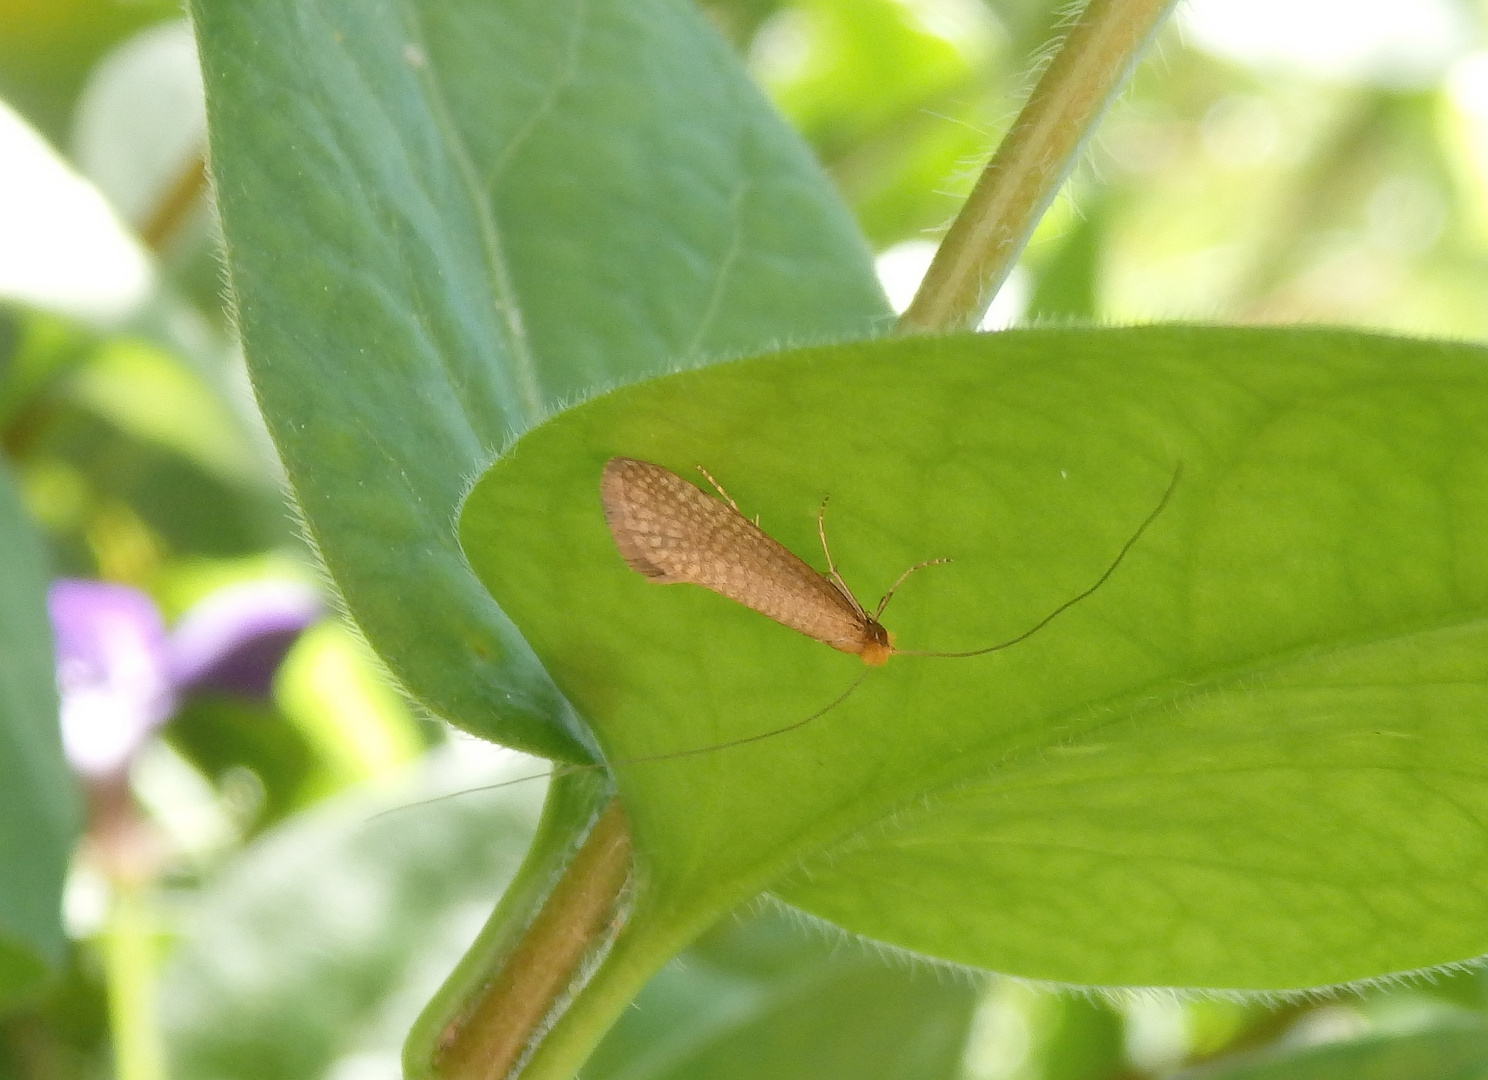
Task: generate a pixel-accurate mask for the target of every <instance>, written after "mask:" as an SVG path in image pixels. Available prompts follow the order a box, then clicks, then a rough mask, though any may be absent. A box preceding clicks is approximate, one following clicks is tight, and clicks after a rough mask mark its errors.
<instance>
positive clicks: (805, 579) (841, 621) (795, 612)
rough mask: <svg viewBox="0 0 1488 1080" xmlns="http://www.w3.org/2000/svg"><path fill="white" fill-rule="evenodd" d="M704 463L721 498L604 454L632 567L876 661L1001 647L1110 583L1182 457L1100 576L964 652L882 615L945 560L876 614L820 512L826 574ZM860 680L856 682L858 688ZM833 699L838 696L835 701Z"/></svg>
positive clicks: (665, 472) (606, 495)
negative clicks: (1003, 636) (924, 648)
mask: <svg viewBox="0 0 1488 1080" xmlns="http://www.w3.org/2000/svg"><path fill="white" fill-rule="evenodd" d="M697 468H698V471H699V472H700V473H702V474H703V476H704V477H705V478H706V479H707V481H708V483H710V484H712V485H713V488H714V490H716V491H717V492H718V494H719V496H720V497H719V498H717V499H715V498H713V497H712V496H711V495H708V494H706V493H705V492H703V491H702V490H701V489H699V488H697V487H695V486H694V485H692V484H689V483H688V482H687V481H686V480H684V479H682V477H680V476H678V475H677V474H676V473H674V472H672V471H670V470H669V469H664V468H662V467H661V466H660V465H654V464H652V463H651V462H649V461H638V460H636V459H635V458H625V457H615V458H610V460H609V461H607V462H605V467H604V472H603V474H602V475H601V476H600V481H599V495H600V502H601V503H602V505H603V507H604V516H605V523H606V524H607V525H608V526H609V527H610V535H611V536H613V537H614V538H615V546H616V547H617V548H618V549H619V550H620V555H621V557H622V558H623V559H624V560H625V561H626V563H627V564H629V566H630V568H631V569H632V570H635V571H637V572H638V573H641V574H644V575H645V576H646V577H648V578H650V579H651V580H652V581H654V582H656V583H657V584H658V585H670V584H674V583H679V582H682V583H687V584H691V585H701V586H702V587H703V588H705V589H710V590H712V591H713V592H716V593H718V594H719V595H720V596H724V597H727V598H728V599H730V600H735V601H737V602H738V603H741V604H743V605H744V606H745V607H747V608H751V609H752V610H754V611H758V612H759V613H760V614H761V615H765V616H767V617H769V618H771V619H774V620H775V621H776V622H778V623H780V624H781V625H782V626H788V627H790V628H791V629H792V630H795V631H798V632H799V633H802V634H805V635H806V636H807V637H810V638H815V639H816V640H817V641H820V642H822V643H823V644H825V645H830V646H832V648H834V649H840V650H841V651H842V652H848V653H855V654H856V655H858V656H859V657H861V658H862V660H863V663H865V664H867V665H869V666H870V667H877V666H879V665H880V664H883V663H885V662H886V661H887V660H888V659H889V657H891V656H893V655H895V654H896V653H897V654H899V655H901V656H941V657H964V656H985V655H986V654H987V653H993V652H1000V651H1001V650H1003V649H1006V648H1009V647H1010V646H1013V645H1017V644H1018V643H1019V642H1022V641H1025V640H1027V639H1028V638H1030V637H1032V636H1033V635H1034V634H1035V633H1037V632H1038V631H1040V630H1042V629H1043V628H1044V627H1045V626H1047V625H1048V624H1049V623H1051V622H1053V621H1054V619H1056V618H1057V617H1058V616H1060V615H1062V614H1063V613H1064V612H1065V611H1067V610H1069V609H1070V608H1072V607H1074V606H1075V605H1076V604H1078V603H1079V602H1080V601H1081V600H1084V599H1085V598H1086V597H1087V596H1090V595H1091V594H1092V593H1094V592H1095V591H1096V590H1097V589H1099V588H1100V587H1101V586H1102V585H1104V584H1105V583H1106V581H1107V580H1108V579H1109V578H1110V577H1111V575H1112V574H1114V573H1115V572H1116V568H1117V567H1118V566H1120V565H1121V562H1122V560H1123V559H1125V558H1126V556H1127V553H1128V552H1129V551H1131V549H1132V548H1133V547H1135V546H1136V543H1137V541H1138V540H1140V539H1141V538H1142V534H1143V533H1145V532H1146V531H1147V528H1148V526H1150V525H1151V524H1152V523H1153V522H1154V521H1156V520H1157V517H1158V515H1159V514H1161V513H1162V512H1163V510H1164V508H1166V506H1167V505H1168V500H1169V499H1170V498H1172V495H1173V491H1174V489H1175V488H1177V486H1178V480H1179V478H1180V477H1181V476H1182V474H1183V466H1182V465H1181V464H1180V465H1179V466H1178V467H1177V468H1176V469H1174V471H1173V479H1172V480H1171V481H1170V482H1169V484H1168V487H1167V490H1166V491H1164V492H1163V496H1162V498H1161V499H1160V500H1159V501H1158V504H1157V506H1156V507H1154V508H1153V510H1152V512H1151V513H1149V514H1148V515H1147V517H1146V518H1145V519H1144V520H1143V522H1142V523H1141V524H1140V525H1139V526H1137V530H1136V531H1135V532H1134V533H1132V535H1131V536H1130V537H1129V538H1128V539H1127V541H1126V543H1125V544H1123V545H1122V547H1121V550H1120V551H1119V552H1117V553H1116V558H1115V559H1114V560H1113V561H1112V562H1111V564H1110V565H1109V566H1107V567H1106V570H1105V572H1104V573H1102V574H1101V575H1100V577H1098V578H1097V579H1096V580H1095V582H1094V584H1092V585H1091V586H1090V587H1089V588H1087V589H1085V590H1084V591H1082V592H1080V593H1078V594H1077V595H1075V596H1073V597H1071V598H1070V599H1068V600H1066V601H1065V602H1064V603H1062V604H1060V605H1059V606H1058V607H1056V608H1055V609H1054V610H1053V611H1051V612H1049V614H1047V615H1045V616H1044V617H1043V618H1042V619H1040V620H1039V621H1038V622H1036V623H1034V624H1033V626H1031V627H1029V628H1028V629H1027V630H1025V631H1024V632H1023V633H1021V634H1019V635H1018V636H1017V637H1014V638H1009V639H1008V640H1007V641H1000V642H998V643H997V644H995V645H988V646H986V647H984V648H981V649H969V650H967V651H965V652H921V651H918V650H906V649H897V648H895V647H894V638H893V635H892V634H890V633H889V632H888V630H886V629H884V627H883V624H882V623H880V622H879V621H878V620H879V617H880V616H881V615H883V610H884V608H885V607H886V606H887V605H888V602H889V600H890V599H892V598H893V595H894V593H895V591H896V590H897V589H898V588H899V586H900V585H902V584H904V581H905V579H906V578H908V577H909V575H910V574H913V573H914V572H915V571H916V570H919V569H921V568H922V567H926V566H933V565H935V564H937V563H945V562H949V561H950V560H949V559H928V560H926V561H925V562H922V563H916V564H915V565H914V566H911V567H910V568H909V569H908V570H906V571H904V573H902V574H900V575H899V580H898V581H896V582H894V584H893V585H892V586H891V587H890V588H889V591H888V592H886V593H885V594H884V596H883V599H881V600H879V602H878V606H877V607H876V608H875V609H874V610H873V613H872V614H871V615H870V614H869V613H868V611H867V609H866V608H864V607H863V605H862V604H860V603H858V600H857V597H855V596H854V595H853V593H852V590H851V589H849V588H848V587H847V583H846V582H845V581H843V580H842V575H840V574H839V573H837V567H836V566H835V565H834V564H833V562H832V552H831V551H830V550H829V549H828V547H827V534H826V528H825V526H824V524H823V513H824V512H825V510H826V505H827V504H826V500H822V508H821V510H819V511H818V512H817V515H816V531H817V535H818V536H819V537H820V538H821V545H822V553H823V554H824V555H825V556H826V560H827V572H826V573H825V574H823V573H819V572H818V571H816V570H814V569H812V568H811V566H809V565H808V564H807V563H806V562H804V561H803V560H801V559H800V558H798V557H797V556H796V555H795V554H793V553H792V552H791V551H790V549H788V548H787V547H786V546H785V545H784V544H782V543H780V541H778V540H776V539H774V538H773V537H771V536H770V535H769V534H767V533H766V532H765V531H764V530H763V529H761V528H760V527H759V525H757V524H756V523H755V522H753V521H750V520H749V519H748V518H746V517H745V516H744V514H743V513H742V512H741V511H740V510H739V507H738V506H737V505H736V504H735V503H734V500H733V499H731V498H729V496H728V493H727V492H726V491H724V490H723V488H721V487H719V485H718V482H717V481H716V480H714V479H713V477H711V476H709V475H708V472H707V470H706V469H704V468H703V467H702V466H701V465H699V466H698V467H697ZM856 685H857V683H854V684H853V686H854V687H856ZM834 704H835V702H834Z"/></svg>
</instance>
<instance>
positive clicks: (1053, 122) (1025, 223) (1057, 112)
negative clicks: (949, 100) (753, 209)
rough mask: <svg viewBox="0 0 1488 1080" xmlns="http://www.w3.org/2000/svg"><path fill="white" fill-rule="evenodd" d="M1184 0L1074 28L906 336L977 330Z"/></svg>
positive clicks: (1109, 10)
mask: <svg viewBox="0 0 1488 1080" xmlns="http://www.w3.org/2000/svg"><path fill="white" fill-rule="evenodd" d="M1174 3H1175V0H1090V2H1089V3H1088V4H1087V5H1086V6H1085V9H1084V10H1083V11H1082V12H1081V13H1080V16H1079V18H1078V19H1077V20H1076V21H1075V22H1074V23H1073V25H1071V26H1070V28H1069V31H1068V32H1067V33H1066V35H1065V37H1064V41H1063V43H1062V44H1061V45H1060V46H1059V50H1058V52H1056V53H1055V55H1054V58H1053V60H1052V61H1051V62H1050V64H1049V67H1048V69H1047V70H1046V71H1045V72H1044V74H1043V77H1042V78H1040V79H1039V82H1038V85H1037V86H1035V87H1034V90H1033V93H1032V94H1031V95H1030V96H1029V98H1028V102H1027V104H1025V105H1024V106H1023V111H1022V112H1020V113H1019V114H1018V119H1017V120H1016V121H1014V123H1013V126H1012V128H1011V129H1010V130H1009V131H1008V133H1007V136H1006V137H1005V138H1004V139H1003V140H1002V145H1000V146H999V147H998V148H997V152H996V153H995V154H994V155H993V156H992V160H991V161H989V162H988V163H987V167H986V169H985V170H983V172H982V175H981V178H980V179H979V180H978V181H977V184H976V187H975V188H973V189H972V192H971V195H970V197H969V198H968V199H967V200H966V205H965V206H963V207H962V208H961V212H960V213H959V214H958V215H957V216H956V220H955V221H954V222H952V224H951V228H950V230H949V231H948V232H947V233H946V235H945V239H944V240H942V241H941V244H940V248H939V250H938V251H936V253H935V259H934V261H933V262H932V263H931V264H930V269H929V271H928V272H927V273H926V274H925V280H924V281H923V282H921V283H920V288H919V291H918V292H916V293H915V298H914V300H913V301H912V302H911V303H910V305H909V307H908V309H907V310H906V311H905V312H904V314H903V315H902V316H901V317H900V319H899V326H898V329H899V331H900V332H901V333H927V332H935V331H942V330H966V329H974V328H975V327H976V325H977V324H978V323H979V322H981V320H982V316H983V315H985V314H986V312H987V306H988V305H989V304H990V303H991V302H992V297H993V296H995V295H996V294H997V290H998V289H999V288H1000V287H1001V286H1002V283H1003V281H1005V280H1006V279H1007V276H1008V274H1009V273H1010V272H1011V271H1012V269H1013V266H1014V264H1015V263H1016V262H1017V260H1018V256H1019V254H1021V253H1022V251H1023V247H1024V245H1025V244H1027V242H1028V237H1029V235H1030V234H1031V233H1032V232H1033V228H1034V226H1035V225H1037V224H1038V220H1039V218H1040V217H1042V216H1043V213H1044V211H1045V210H1046V209H1047V208H1048V206H1049V203H1050V202H1052V201H1053V199H1054V195H1055V193H1056V192H1057V191H1058V190H1059V185H1060V184H1061V183H1063V182H1064V178H1065V177H1066V176H1068V175H1069V172H1070V169H1071V168H1073V167H1074V163H1075V161H1076V160H1077V159H1078V157H1079V154H1080V148H1081V147H1082V146H1083V145H1084V143H1085V140H1086V139H1087V138H1088V137H1089V136H1090V133H1091V132H1092V131H1093V130H1095V125H1096V123H1097V122H1098V121H1099V120H1100V118H1101V114H1102V113H1104V112H1105V110H1106V106H1107V105H1108V104H1110V102H1111V100H1112V98H1114V97H1115V95H1116V92H1117V91H1118V90H1119V89H1120V88H1121V85H1122V83H1124V82H1125V81H1126V78H1127V76H1128V75H1129V74H1130V72H1131V70H1132V67H1133V66H1134V65H1135V63H1136V60H1137V57H1138V56H1140V55H1141V52H1142V50H1143V48H1144V47H1145V46H1146V44H1147V42H1148V41H1149V40H1150V39H1151V38H1152V35H1153V34H1154V33H1155V32H1156V31H1157V28H1158V27H1159V26H1161V25H1162V22H1163V19H1164V18H1166V17H1167V14H1168V12H1169V11H1170V10H1171V9H1172V7H1173V5H1174Z"/></svg>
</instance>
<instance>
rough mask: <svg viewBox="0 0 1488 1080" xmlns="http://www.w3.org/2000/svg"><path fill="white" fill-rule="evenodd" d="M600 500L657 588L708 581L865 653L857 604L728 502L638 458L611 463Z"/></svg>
mask: <svg viewBox="0 0 1488 1080" xmlns="http://www.w3.org/2000/svg"><path fill="white" fill-rule="evenodd" d="M600 501H601V503H602V504H603V506H604V514H605V522H606V524H608V525H609V527H610V533H611V535H612V536H614V538H615V546H616V548H618V549H619V551H620V555H621V557H622V558H623V559H624V560H625V561H626V563H627V564H628V565H629V566H630V567H631V569H633V570H636V571H638V572H639V573H642V574H644V575H646V576H647V577H648V578H650V579H651V580H652V581H655V582H657V583H658V584H671V583H674V582H686V583H689V584H693V585H701V586H702V587H703V588H705V589H710V590H712V591H713V592H716V593H718V594H719V595H720V596H725V597H727V598H728V599H730V600H733V601H736V602H737V603H740V604H743V605H744V606H745V607H748V608H751V609H753V610H754V611H758V612H759V613H760V614H761V615H765V616H768V617H769V618H771V619H774V620H775V621H776V622H778V623H781V624H782V625H784V626H788V627H790V628H791V629H792V630H795V631H798V632H799V633H802V634H805V635H807V636H808V637H812V638H815V639H816V640H817V641H821V642H824V643H826V644H828V645H831V646H832V647H833V648H836V649H841V650H842V651H844V652H852V653H857V652H861V651H862V647H863V644H864V642H865V640H866V639H865V628H864V624H865V617H864V615H863V613H862V611H861V609H859V608H858V606H857V604H856V602H855V601H853V600H852V599H851V598H850V597H847V596H844V595H843V593H842V592H841V590H839V589H838V588H837V586H836V585H835V584H833V583H832V582H831V581H830V580H828V579H827V578H825V577H823V576H822V575H821V574H819V573H817V572H816V571H815V570H813V569H812V568H811V567H810V566H808V565H807V564H806V563H805V562H803V561H801V560H800V559H799V558H797V557H796V556H795V555H794V554H792V553H791V552H790V550H789V549H788V548H786V547H785V546H784V545H783V544H781V543H780V542H779V541H777V540H775V539H773V538H772V537H770V536H769V535H767V534H766V533H765V532H764V531H763V530H761V529H760V528H759V527H758V526H757V525H755V524H754V523H753V522H751V521H749V520H748V519H746V518H745V517H743V516H742V515H741V514H740V513H739V512H738V511H736V510H735V509H734V508H733V507H732V506H730V505H729V504H728V503H726V502H723V501H722V500H720V499H715V498H713V497H712V496H710V495H707V494H705V493H704V492H703V491H701V490H699V489H698V488H697V487H695V486H694V485H692V484H689V483H688V482H687V481H686V480H683V479H682V478H681V477H680V476H678V475H676V474H675V473H673V472H671V471H669V470H667V469H664V468H662V467H661V466H660V465H653V464H651V463H650V462H647V461H637V460H635V459H634V458H611V459H610V461H609V462H608V463H606V465H605V468H604V473H603V475H602V477H601V479H600Z"/></svg>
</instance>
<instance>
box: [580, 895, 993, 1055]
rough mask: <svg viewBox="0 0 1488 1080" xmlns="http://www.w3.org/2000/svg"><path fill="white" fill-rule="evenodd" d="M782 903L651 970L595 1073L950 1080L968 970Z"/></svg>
mask: <svg viewBox="0 0 1488 1080" xmlns="http://www.w3.org/2000/svg"><path fill="white" fill-rule="evenodd" d="M836 937H837V935H835V933H834V934H833V935H832V936H830V937H829V936H826V935H823V934H822V933H821V932H820V931H819V930H814V929H812V928H807V927H802V926H801V925H799V923H798V922H793V921H792V917H791V916H790V915H789V914H787V913H785V912H781V911H778V910H765V911H762V912H759V913H758V914H755V915H751V916H743V917H740V918H738V919H736V920H732V921H729V922H725V923H724V924H723V925H722V926H721V927H719V928H718V929H717V930H714V931H713V932H712V933H710V934H708V935H707V936H706V937H704V938H703V939H702V940H701V941H699V942H698V943H697V944H696V945H695V946H694V947H693V948H692V949H690V950H688V951H687V952H686V953H684V954H683V955H682V956H681V957H679V958H678V960H677V962H675V963H673V964H670V965H668V966H667V967H666V968H665V969H664V970H662V971H661V972H660V973H658V974H657V976H656V977H655V978H654V979H652V980H651V982H650V984H648V985H647V987H646V989H645V990H644V991H643V992H642V993H641V995H640V997H638V998H637V999H636V1003H635V1006H634V1008H632V1009H630V1010H627V1012H626V1013H625V1015H624V1016H622V1017H621V1018H620V1020H619V1022H618V1023H617V1024H616V1025H615V1027H614V1028H613V1029H612V1030H611V1032H610V1033H609V1035H607V1036H606V1037H605V1040H604V1042H603V1043H601V1044H600V1046H599V1048H598V1049H597V1050H596V1051H595V1052H594V1055H593V1056H592V1057H591V1058H590V1059H589V1060H588V1061H587V1062H586V1063H585V1065H584V1076H585V1077H586V1078H589V1080H668V1078H675V1080H729V1078H737V1080H745V1078H753V1077H771V1078H774V1080H791V1078H794V1077H801V1078H812V1080H834V1078H843V1080H894V1078H903V1080H936V1078H937V1077H944V1078H947V1080H954V1078H956V1077H959V1076H960V1075H961V1059H962V1056H963V1054H964V1052H965V1046H966V1033H967V1028H968V1027H969V1025H970V1022H971V1014H972V1010H973V1009H974V1008H975V1006H976V1002H977V996H978V992H977V988H976V986H975V984H974V982H973V981H972V980H971V979H968V978H966V977H964V976H955V975H950V974H948V973H947V972H945V971H941V970H936V969H933V968H929V967H925V966H912V965H910V964H908V963H906V962H905V961H904V960H903V959H902V958H898V957H886V956H883V955H882V954H880V953H876V952H870V951H869V947H868V946H865V945H863V944H862V943H859V942H850V941H843V940H840V939H837V940H834V938H836Z"/></svg>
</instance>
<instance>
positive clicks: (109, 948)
mask: <svg viewBox="0 0 1488 1080" xmlns="http://www.w3.org/2000/svg"><path fill="white" fill-rule="evenodd" d="M102 945H103V961H104V969H105V971H106V973H107V979H108V1014H109V1035H110V1037H111V1039H112V1041H113V1050H114V1076H115V1077H116V1078H117V1080H166V1068H165V1048H164V1045H163V1043H162V1040H161V1035H160V1023H159V1017H158V1016H157V1015H156V1011H155V961H156V955H155V919H154V911H153V907H152V905H151V903H150V895H149V886H148V885H145V884H142V883H138V882H131V881H115V883H114V897H113V907H112V909H111V911H110V912H109V920H108V925H107V926H106V927H105V928H104V934H103V941H102Z"/></svg>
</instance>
